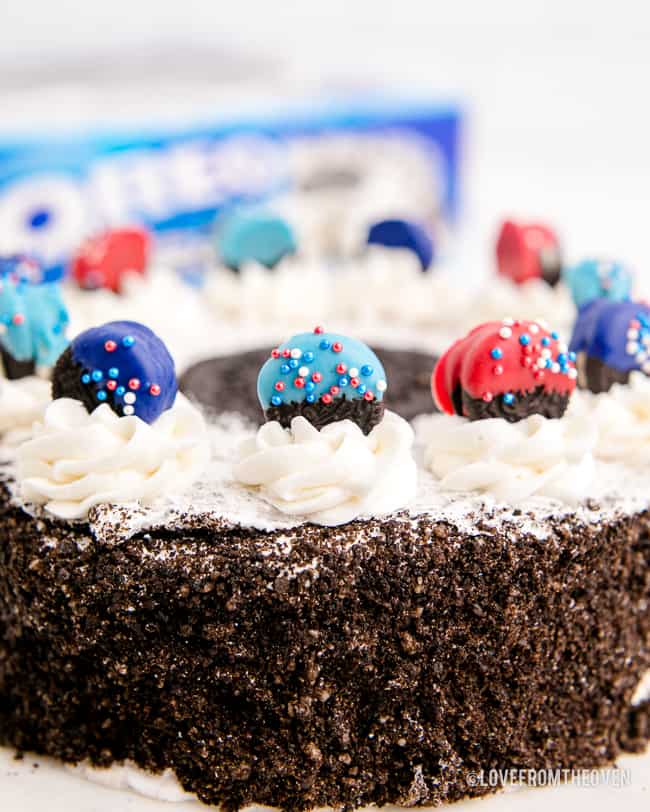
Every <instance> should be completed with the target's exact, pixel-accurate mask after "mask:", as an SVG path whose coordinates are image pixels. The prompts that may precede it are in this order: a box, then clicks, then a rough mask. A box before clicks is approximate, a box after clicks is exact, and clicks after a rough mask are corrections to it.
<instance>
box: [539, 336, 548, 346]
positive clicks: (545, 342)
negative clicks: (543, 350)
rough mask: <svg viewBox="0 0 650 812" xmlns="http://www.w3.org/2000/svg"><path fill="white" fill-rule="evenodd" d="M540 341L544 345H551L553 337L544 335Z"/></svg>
mask: <svg viewBox="0 0 650 812" xmlns="http://www.w3.org/2000/svg"><path fill="white" fill-rule="evenodd" d="M539 343H540V344H541V345H542V347H550V346H551V339H550V338H549V337H548V336H542V337H541V339H540V342H539Z"/></svg>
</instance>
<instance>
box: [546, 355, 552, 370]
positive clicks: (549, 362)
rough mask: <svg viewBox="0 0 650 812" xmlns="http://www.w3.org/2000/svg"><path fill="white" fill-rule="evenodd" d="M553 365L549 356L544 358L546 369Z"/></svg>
mask: <svg viewBox="0 0 650 812" xmlns="http://www.w3.org/2000/svg"><path fill="white" fill-rule="evenodd" d="M552 366H553V361H551V359H550V358H547V359H546V369H550V368H551V367H552Z"/></svg>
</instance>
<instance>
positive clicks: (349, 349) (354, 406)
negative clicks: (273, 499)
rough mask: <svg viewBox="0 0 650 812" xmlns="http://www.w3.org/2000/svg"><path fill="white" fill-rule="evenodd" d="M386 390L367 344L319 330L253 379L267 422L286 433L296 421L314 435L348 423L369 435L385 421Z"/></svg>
mask: <svg viewBox="0 0 650 812" xmlns="http://www.w3.org/2000/svg"><path fill="white" fill-rule="evenodd" d="M386 389H387V384H386V373H385V372H384V368H383V366H382V364H381V362H380V361H379V359H378V358H377V356H376V355H375V353H374V352H373V351H372V350H371V349H370V348H369V347H368V346H366V344H364V343H363V342H362V341H358V340H357V339H354V338H348V337H347V336H342V335H338V334H336V333H326V332H325V331H324V330H323V328H322V327H316V328H315V330H314V331H313V332H312V333H301V334H300V335H296V336H293V338H290V339H289V340H288V341H285V342H284V343H283V344H281V345H280V346H279V347H276V348H275V349H274V350H272V351H271V357H270V358H269V359H268V360H267V361H266V363H265V364H264V365H263V366H262V369H261V370H260V374H259V377H258V379H257V394H258V397H259V400H260V404H261V406H262V409H263V410H264V414H265V416H266V419H267V420H277V421H278V422H279V423H280V424H281V425H283V426H284V427H285V428H289V427H290V426H291V421H292V419H293V418H294V417H298V416H302V417H305V418H306V419H307V420H309V422H310V423H312V425H314V426H315V427H316V428H318V429H320V428H322V427H323V426H326V425H328V424H329V423H334V422H336V421H338V420H346V419H348V420H352V421H353V422H355V423H356V424H357V425H358V426H359V428H361V430H362V431H363V433H364V434H368V433H369V432H370V431H371V430H372V428H373V427H374V426H376V425H377V424H378V423H379V422H380V421H381V419H382V417H383V414H384V402H383V399H384V393H385V392H386Z"/></svg>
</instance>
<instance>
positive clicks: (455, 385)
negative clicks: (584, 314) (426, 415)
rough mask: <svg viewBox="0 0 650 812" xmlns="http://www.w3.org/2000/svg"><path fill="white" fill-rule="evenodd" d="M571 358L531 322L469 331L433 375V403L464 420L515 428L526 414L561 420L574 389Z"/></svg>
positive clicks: (554, 335) (512, 321)
mask: <svg viewBox="0 0 650 812" xmlns="http://www.w3.org/2000/svg"><path fill="white" fill-rule="evenodd" d="M577 375H578V373H577V370H576V368H575V355H573V353H571V352H570V351H569V350H568V348H567V346H566V344H564V342H562V341H561V340H560V337H559V335H558V334H557V333H556V332H555V331H549V330H547V329H546V327H544V326H543V325H542V324H540V323H539V322H537V321H525V320H523V319H522V320H517V319H504V320H503V321H501V322H487V323H485V324H481V325H479V326H478V327H475V328H474V329H473V330H472V331H471V332H470V333H469V334H468V335H467V336H465V337H464V338H461V339H460V340H459V341H456V343H455V344H453V345H452V346H451V347H450V348H449V349H448V350H447V352H445V353H444V354H443V355H442V356H441V358H440V360H439V361H438V363H437V364H436V367H435V369H434V371H433V376H432V382H431V384H432V391H433V397H434V401H435V402H436V404H437V405H438V407H439V408H440V409H441V411H443V412H446V413H447V414H458V415H462V416H464V417H467V418H469V419H470V420H482V419H484V418H488V417H501V418H503V419H504V420H507V421H508V422H510V423H516V422H517V421H519V420H523V419H524V418H526V417H529V416H530V415H532V414H541V415H543V416H544V417H548V418H557V417H561V416H562V415H563V414H564V412H565V410H566V407H567V405H568V402H569V398H570V396H571V393H572V392H573V390H574V389H575V386H576V378H577Z"/></svg>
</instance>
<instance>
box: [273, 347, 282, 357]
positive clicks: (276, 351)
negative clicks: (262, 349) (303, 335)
mask: <svg viewBox="0 0 650 812" xmlns="http://www.w3.org/2000/svg"><path fill="white" fill-rule="evenodd" d="M279 357H280V350H278V349H277V348H276V349H274V350H271V358H279Z"/></svg>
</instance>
